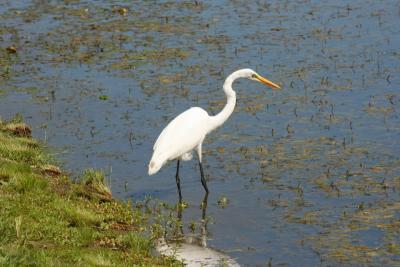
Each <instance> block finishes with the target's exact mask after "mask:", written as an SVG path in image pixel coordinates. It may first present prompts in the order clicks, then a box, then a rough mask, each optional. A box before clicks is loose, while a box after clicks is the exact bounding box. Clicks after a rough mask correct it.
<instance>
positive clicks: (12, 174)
mask: <svg viewBox="0 0 400 267" xmlns="http://www.w3.org/2000/svg"><path fill="white" fill-rule="evenodd" d="M0 214H1V220H0V236H1V239H0V265H1V266H21V265H22V266H137V265H144V266H157V265H162V266H165V265H174V264H175V263H174V260H173V259H170V258H165V257H155V256H153V255H152V254H151V253H150V252H151V248H152V242H151V239H150V238H149V237H146V236H145V235H144V234H143V232H144V231H145V230H146V228H147V226H146V220H145V218H144V217H143V214H142V212H141V210H140V209H132V205H131V203H129V202H127V203H123V202H119V201H116V200H114V199H112V197H111V193H110V190H109V188H108V187H107V185H106V181H105V178H104V174H102V173H101V172H99V171H94V170H87V171H86V172H85V173H84V174H83V175H82V177H80V179H78V181H77V182H71V179H70V178H69V177H68V175H67V174H66V173H64V172H62V171H61V170H60V169H59V168H58V167H56V166H55V165H53V162H52V159H51V158H50V157H49V155H48V153H47V152H46V151H45V150H44V148H43V146H42V145H41V144H40V143H38V142H37V141H36V140H34V139H32V138H30V128H29V127H28V126H27V125H25V124H24V123H21V122H20V121H18V120H16V121H13V122H9V123H5V122H0Z"/></svg>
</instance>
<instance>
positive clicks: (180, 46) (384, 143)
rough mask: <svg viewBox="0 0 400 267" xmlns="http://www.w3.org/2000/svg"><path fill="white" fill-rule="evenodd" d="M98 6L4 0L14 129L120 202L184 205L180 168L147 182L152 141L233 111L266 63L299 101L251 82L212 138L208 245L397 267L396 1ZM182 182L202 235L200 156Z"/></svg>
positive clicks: (6, 94)
mask: <svg viewBox="0 0 400 267" xmlns="http://www.w3.org/2000/svg"><path fill="white" fill-rule="evenodd" d="M98 2H99V1H32V2H31V1H5V2H2V3H1V4H0V17H1V19H0V26H1V27H0V46H1V49H2V51H1V54H0V55H1V61H0V77H1V79H0V114H1V116H2V117H3V118H6V119H7V118H11V117H12V116H13V115H14V114H15V113H17V112H19V113H21V114H22V115H23V117H24V119H25V120H26V121H27V122H28V123H29V124H31V125H33V127H34V134H35V137H37V138H39V139H41V140H43V141H44V142H46V143H48V144H49V145H51V146H52V147H55V154H56V157H57V158H58V159H59V160H60V161H61V162H62V164H63V165H64V167H65V168H66V169H68V170H70V171H71V172H72V173H73V174H74V175H79V173H81V172H82V170H83V169H84V168H88V167H93V168H102V169H104V171H105V172H106V173H107V174H108V177H109V179H110V181H111V187H112V191H113V194H114V196H116V197H118V198H121V199H128V198H132V199H134V200H142V199H144V198H145V197H146V196H151V197H153V198H158V199H161V200H163V201H166V202H168V203H170V204H174V203H176V201H177V192H176V185H175V179H174V175H175V164H169V165H167V166H164V167H163V169H162V170H161V171H160V172H159V173H158V174H157V175H155V176H152V177H148V176H147V164H148V160H149V158H150V156H151V152H152V146H153V142H154V141H155V139H156V138H157V136H158V134H159V133H160V132H161V130H162V128H163V127H164V126H165V125H166V124H167V123H168V121H169V120H171V119H172V118H173V117H175V116H176V115H177V114H179V113H180V112H182V111H184V110H185V109H187V108H189V107H191V106H201V107H203V108H204V109H206V110H208V111H209V112H210V114H215V113H217V112H218V111H219V110H220V109H221V108H222V107H223V105H224V103H225V98H224V95H223V92H222V90H221V87H222V84H223V81H224V78H225V77H226V76H227V75H228V74H229V73H231V72H232V71H234V70H236V69H238V68H243V67H251V68H253V69H255V70H257V71H258V72H259V73H260V74H261V75H265V76H266V77H268V78H269V79H271V80H272V81H274V82H276V83H280V84H282V85H283V90H281V91H272V90H269V89H266V88H265V87H263V86H262V85H261V84H258V83H254V82H251V81H247V80H241V81H238V82H237V83H235V84H234V88H235V90H236V91H237V95H238V104H237V107H236V112H234V114H233V115H232V117H231V118H230V119H229V120H228V121H227V122H226V123H225V125H224V126H223V127H222V128H220V129H218V130H217V131H216V132H214V133H212V134H210V136H208V137H207V139H206V141H205V144H204V147H203V150H204V167H205V173H206V176H207V178H208V180H209V184H208V185H209V188H210V191H211V194H210V196H209V199H208V209H207V215H208V217H209V223H208V228H207V229H208V242H207V243H208V245H209V246H211V247H213V248H216V249H218V250H220V251H224V252H226V253H227V254H228V255H229V256H231V257H233V258H236V259H237V261H238V262H239V263H240V264H243V265H248V266H256V265H260V266H265V265H266V264H268V263H269V262H270V263H271V264H272V265H278V264H279V265H289V266H298V265H302V266H315V265H317V264H322V265H342V264H348V265H354V264H355V265H367V264H368V265H377V266H378V265H379V266H381V265H387V266H390V265H394V264H399V260H400V246H399V241H400V236H399V232H400V231H399V224H398V220H399V214H400V205H399V204H398V203H399V193H398V190H400V167H399V166H400V159H399V152H400V142H399V141H398V140H400V139H399V138H400V129H399V125H400V117H399V115H400V113H399V109H400V89H399V86H400V76H399V73H400V52H399V51H400V50H399V48H400V4H399V3H398V2H397V1H379V2H377V1H361V0H360V1H352V2H351V3H349V2H348V1H340V0H339V1H334V2H333V1H269V2H266V1H257V2H249V3H243V2H242V1H213V2H212V3H208V2H207V3H203V2H199V1H189V2H182V1H178V2H175V1H172V2H168V1H160V2H155V1H144V2H138V3H131V2H130V1H113V2H112V3H98ZM104 2H105V1H104ZM121 8H126V10H124V9H121ZM125 11H126V14H124V13H125ZM12 45H13V46H15V47H16V49H17V53H16V54H10V53H8V52H6V50H5V48H6V47H8V46H12ZM181 179H182V193H183V198H184V199H185V200H186V201H187V202H188V203H189V207H188V208H187V209H185V210H184V214H183V221H184V223H185V226H184V227H185V228H188V227H189V225H190V223H191V222H192V221H194V222H199V221H200V220H201V211H200V208H199V205H200V202H201V200H202V198H203V193H204V192H203V188H202V187H201V183H200V177H199V170H198V168H197V164H196V163H195V162H194V161H191V162H185V163H184V164H182V168H181ZM222 198H226V199H227V200H228V201H227V203H222V204H221V201H219V200H221V199H222Z"/></svg>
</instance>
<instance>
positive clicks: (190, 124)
mask: <svg viewBox="0 0 400 267" xmlns="http://www.w3.org/2000/svg"><path fill="white" fill-rule="evenodd" d="M238 78H248V79H250V80H255V81H259V82H262V83H264V84H266V85H268V86H271V87H272V88H275V89H279V88H280V86H279V85H277V84H275V83H273V82H271V81H269V80H267V79H265V78H263V77H262V76H260V75H258V74H257V73H256V72H255V71H253V70H251V69H241V70H238V71H235V72H233V73H232V74H231V75H229V76H228V77H227V78H226V80H225V82H224V85H223V89H224V92H225V94H226V97H227V103H226V105H225V107H224V108H223V109H222V111H221V112H220V113H218V114H217V115H215V116H210V115H208V113H207V112H206V111H205V110H204V109H202V108H199V107H192V108H190V109H188V110H186V111H185V112H183V113H181V114H180V115H178V116H177V117H176V118H175V119H173V120H172V121H171V122H170V123H169V124H168V125H167V126H166V127H165V128H164V130H163V131H162V132H161V134H160V136H159V137H158V138H157V141H156V142H155V144H154V147H153V156H152V157H151V160H150V163H149V171H148V172H149V175H153V174H155V173H157V172H158V171H159V170H160V168H161V167H162V166H163V165H164V164H165V163H167V162H168V161H170V160H175V159H177V160H178V164H177V173H176V183H177V186H178V191H179V199H180V201H181V191H180V180H179V160H190V159H192V151H193V150H196V151H197V154H198V158H199V165H200V171H201V181H202V184H203V186H204V188H205V190H206V192H207V193H208V189H207V185H206V182H205V179H204V175H203V169H202V165H201V161H202V156H201V149H202V147H201V146H202V143H203V140H204V138H205V137H206V135H207V134H208V133H210V132H211V131H213V130H214V129H216V128H218V127H219V126H221V125H222V124H223V123H224V122H225V121H226V120H227V119H228V118H229V116H230V115H231V114H232V112H233V110H234V108H235V105H236V93H235V91H233V89H232V83H233V82H234V81H235V80H236V79H238Z"/></svg>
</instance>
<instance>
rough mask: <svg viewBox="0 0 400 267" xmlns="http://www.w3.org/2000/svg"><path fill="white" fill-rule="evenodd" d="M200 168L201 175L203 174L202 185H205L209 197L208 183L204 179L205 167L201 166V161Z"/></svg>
mask: <svg viewBox="0 0 400 267" xmlns="http://www.w3.org/2000/svg"><path fill="white" fill-rule="evenodd" d="M199 166H200V174H201V184H202V185H203V187H204V189H205V190H206V194H207V195H208V188H207V183H206V179H205V178H204V172H203V166H202V165H201V162H200V161H199Z"/></svg>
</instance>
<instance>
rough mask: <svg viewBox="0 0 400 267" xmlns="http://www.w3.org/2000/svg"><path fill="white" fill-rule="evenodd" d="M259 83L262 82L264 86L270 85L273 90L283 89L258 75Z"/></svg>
mask: <svg viewBox="0 0 400 267" xmlns="http://www.w3.org/2000/svg"><path fill="white" fill-rule="evenodd" d="M255 78H256V79H257V80H258V81H259V82H261V83H263V84H265V85H268V86H270V87H271V88H272V89H281V87H280V86H279V85H278V84H276V83H273V82H271V81H270V80H268V79H266V78H264V77H262V76H260V75H257V74H256V77H255Z"/></svg>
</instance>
